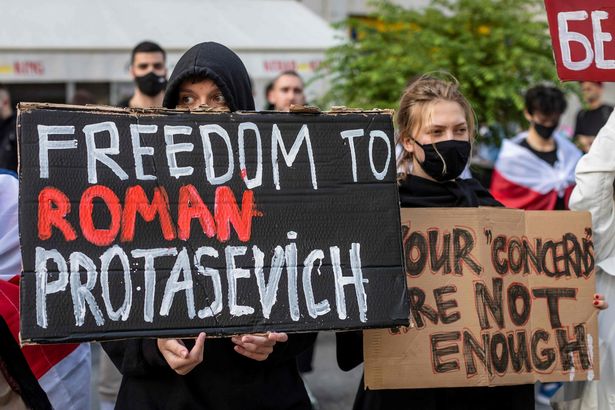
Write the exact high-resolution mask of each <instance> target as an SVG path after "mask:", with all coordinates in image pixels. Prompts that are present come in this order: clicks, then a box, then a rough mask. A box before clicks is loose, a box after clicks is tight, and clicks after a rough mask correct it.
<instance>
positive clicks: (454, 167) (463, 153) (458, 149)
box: [414, 140, 472, 182]
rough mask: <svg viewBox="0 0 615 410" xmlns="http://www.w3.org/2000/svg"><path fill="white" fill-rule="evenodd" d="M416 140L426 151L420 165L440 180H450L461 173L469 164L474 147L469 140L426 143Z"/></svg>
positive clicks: (431, 175) (428, 173) (427, 172)
mask: <svg viewBox="0 0 615 410" xmlns="http://www.w3.org/2000/svg"><path fill="white" fill-rule="evenodd" d="M414 142H415V143H416V144H417V145H418V146H420V147H421V148H423V152H424V153H425V159H424V160H423V161H422V162H419V165H420V166H421V168H423V171H425V173H426V174H427V175H429V176H430V177H432V178H433V179H435V180H436V181H440V182H442V181H450V180H451V179H455V178H457V177H458V176H459V175H461V173H462V172H463V170H464V169H465V167H466V165H467V164H468V159H469V158H470V151H471V149H472V145H471V144H470V143H469V142H468V141H456V140H449V141H441V142H436V143H435V144H425V145H423V144H421V143H419V142H417V141H416V140H414ZM434 145H435V147H434ZM436 150H437V151H436ZM438 153H439V154H438ZM445 165H446V166H445Z"/></svg>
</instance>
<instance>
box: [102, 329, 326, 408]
mask: <svg viewBox="0 0 615 410" xmlns="http://www.w3.org/2000/svg"><path fill="white" fill-rule="evenodd" d="M315 337H316V334H315V333H309V334H294V335H289V337H288V342H286V343H278V344H276V346H275V347H274V349H273V353H272V354H271V355H269V357H268V358H267V360H265V361H263V362H258V361H255V360H252V359H248V358H247V357H244V356H242V355H240V354H238V353H236V352H235V351H234V350H233V342H231V341H230V340H229V339H227V338H224V339H206V340H205V351H204V353H203V363H201V364H199V365H198V366H196V367H195V368H194V369H192V371H190V372H189V373H188V374H186V375H185V376H180V375H179V374H177V373H175V371H173V370H172V369H171V368H170V367H169V365H168V364H167V363H166V361H165V360H164V358H163V356H162V354H161V353H160V351H159V350H158V346H157V343H156V340H154V339H140V340H124V341H118V342H107V343H102V346H103V348H104V349H105V351H106V352H107V354H108V355H109V357H110V358H111V360H112V361H113V363H114V364H115V366H116V367H117V368H118V369H119V370H120V372H121V373H122V375H123V376H124V377H123V378H122V385H121V387H120V392H119V394H118V397H117V401H116V409H120V410H121V409H169V410H171V409H172V410H175V409H182V410H183V409H213V410H227V409H228V410H231V409H232V410H235V409H236V410H239V409H248V408H249V409H280V410H283V409H284V410H285V409H298V410H303V409H306V410H308V409H311V404H310V400H309V398H308V395H307V392H306V391H305V387H304V385H303V381H302V380H301V377H300V376H299V372H298V370H297V365H296V362H295V357H296V356H297V355H298V354H299V353H300V352H301V351H303V350H304V349H305V348H306V347H308V346H309V345H311V344H312V343H313V342H314V339H315ZM184 343H185V344H186V346H187V347H188V348H192V346H193V344H194V341H192V340H184Z"/></svg>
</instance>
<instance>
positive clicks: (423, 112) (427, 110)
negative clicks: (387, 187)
mask: <svg viewBox="0 0 615 410" xmlns="http://www.w3.org/2000/svg"><path fill="white" fill-rule="evenodd" d="M448 77H449V79H448V80H443V79H440V78H436V77H433V76H431V75H424V76H421V77H419V78H418V79H416V80H414V81H412V82H411V83H410V84H409V85H408V86H407V87H406V89H405V90H404V93H403V94H402V96H401V99H400V100H399V110H398V111H397V117H396V124H397V132H398V133H397V143H398V144H400V145H401V146H402V148H403V145H402V143H403V142H405V141H407V140H408V139H410V138H411V137H413V136H414V134H415V133H417V132H418V131H419V130H420V129H421V127H422V126H423V125H425V123H429V122H430V121H431V110H432V108H433V106H434V104H435V103H437V102H440V101H452V102H456V103H458V104H459V105H460V106H461V108H462V109H463V111H464V113H465V117H466V122H467V124H468V135H469V136H470V142H473V141H474V133H475V130H476V119H475V117H476V116H475V114H474V110H473V109H472V106H471V105H470V103H469V102H468V100H467V99H466V98H465V97H464V96H463V94H461V91H459V82H458V81H457V80H456V79H455V78H454V77H453V76H452V75H450V74H449V75H448ZM434 148H435V147H434ZM436 152H437V149H436ZM411 163H412V154H411V153H410V152H408V151H406V149H405V148H403V150H402V154H401V155H400V156H399V158H398V159H397V169H398V170H399V179H400V180H401V179H405V178H406V176H407V170H408V169H409V165H410V164H411Z"/></svg>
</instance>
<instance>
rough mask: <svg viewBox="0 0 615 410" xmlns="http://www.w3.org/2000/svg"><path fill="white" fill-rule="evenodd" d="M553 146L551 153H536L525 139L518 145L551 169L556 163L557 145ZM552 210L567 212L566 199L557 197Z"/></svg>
mask: <svg viewBox="0 0 615 410" xmlns="http://www.w3.org/2000/svg"><path fill="white" fill-rule="evenodd" d="M555 144H556V145H555V149H554V150H553V151H547V152H542V151H536V150H535V149H534V148H532V147H530V144H528V143H527V139H524V140H523V141H521V144H519V145H521V146H522V147H525V148H527V149H529V150H530V151H531V152H532V154H534V155H536V156H537V157H538V158H540V159H541V160H543V161H545V162H546V163H547V164H549V165H551V166H552V167H553V166H555V163H556V162H557V143H555ZM553 209H554V210H556V211H566V210H568V208H566V198H565V197H563V196H558V197H557V202H556V203H555V208H553Z"/></svg>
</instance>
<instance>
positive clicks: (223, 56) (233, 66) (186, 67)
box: [162, 42, 254, 111]
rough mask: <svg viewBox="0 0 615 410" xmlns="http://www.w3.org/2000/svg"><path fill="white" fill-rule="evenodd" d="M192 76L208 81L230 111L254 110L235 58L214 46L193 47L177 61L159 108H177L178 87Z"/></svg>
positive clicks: (244, 72) (248, 86)
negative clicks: (216, 89)
mask: <svg viewBox="0 0 615 410" xmlns="http://www.w3.org/2000/svg"><path fill="white" fill-rule="evenodd" d="M193 76H202V77H206V78H209V79H211V80H212V81H213V82H214V83H215V84H216V85H217V86H218V88H219V89H220V92H222V95H223V96H224V98H225V100H226V102H227V104H228V107H229V109H230V110H231V111H239V110H241V111H253V110H254V98H253V96H252V86H251V84H250V77H249V76H248V71H247V70H246V67H245V66H244V65H243V63H242V62H241V59H240V58H239V57H238V56H237V54H235V53H234V52H233V51H231V50H230V49H229V48H228V47H225V46H223V45H222V44H219V43H215V42H205V43H200V44H197V45H195V46H194V47H192V48H191V49H190V50H188V51H186V52H185V53H184V55H183V56H182V57H181V58H180V59H179V61H178V62H177V65H175V68H174V69H173V73H172V74H171V77H170V78H169V84H168V86H167V91H166V93H165V95H164V101H163V103H162V105H163V107H165V108H175V107H176V106H177V101H178V99H179V86H180V85H181V83H182V82H183V81H184V80H185V79H186V78H189V77H193Z"/></svg>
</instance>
